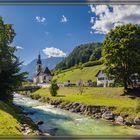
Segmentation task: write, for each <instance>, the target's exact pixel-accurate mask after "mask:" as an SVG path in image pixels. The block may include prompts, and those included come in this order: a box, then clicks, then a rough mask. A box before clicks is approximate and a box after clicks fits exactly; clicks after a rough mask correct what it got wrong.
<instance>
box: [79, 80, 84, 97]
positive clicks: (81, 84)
mask: <svg viewBox="0 0 140 140" xmlns="http://www.w3.org/2000/svg"><path fill="white" fill-rule="evenodd" d="M78 91H79V93H80V95H82V94H83V92H84V83H83V81H82V80H80V81H79V82H78Z"/></svg>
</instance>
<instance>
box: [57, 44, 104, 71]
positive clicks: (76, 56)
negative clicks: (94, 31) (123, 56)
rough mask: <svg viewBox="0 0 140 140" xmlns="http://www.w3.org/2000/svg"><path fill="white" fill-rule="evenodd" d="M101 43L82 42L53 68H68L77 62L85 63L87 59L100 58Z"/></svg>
mask: <svg viewBox="0 0 140 140" xmlns="http://www.w3.org/2000/svg"><path fill="white" fill-rule="evenodd" d="M101 47H102V46H101V43H88V44H82V45H79V46H77V47H75V49H74V50H73V51H72V52H71V53H70V54H69V55H68V56H67V57H66V58H65V59H64V60H62V61H61V62H60V63H58V64H57V65H56V67H55V69H61V70H64V69H68V68H70V67H73V66H75V65H78V64H79V63H86V62H88V61H89V60H91V61H94V60H98V59H100V58H101Z"/></svg>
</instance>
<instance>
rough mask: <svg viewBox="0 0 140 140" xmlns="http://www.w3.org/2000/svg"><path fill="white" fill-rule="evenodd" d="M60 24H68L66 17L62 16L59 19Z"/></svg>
mask: <svg viewBox="0 0 140 140" xmlns="http://www.w3.org/2000/svg"><path fill="white" fill-rule="evenodd" d="M60 22H62V23H66V22H68V19H67V17H66V16H64V15H62V18H61V21H60Z"/></svg>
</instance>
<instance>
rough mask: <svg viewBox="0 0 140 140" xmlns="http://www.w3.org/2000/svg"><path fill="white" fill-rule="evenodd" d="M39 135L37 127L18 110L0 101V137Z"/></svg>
mask: <svg viewBox="0 0 140 140" xmlns="http://www.w3.org/2000/svg"><path fill="white" fill-rule="evenodd" d="M23 135H39V131H38V127H37V125H36V124H34V122H33V121H32V120H31V119H30V118H28V117H27V116H26V115H25V114H24V113H23V112H22V111H21V109H20V108H18V107H16V106H14V105H12V104H7V103H5V102H3V101H0V136H23Z"/></svg>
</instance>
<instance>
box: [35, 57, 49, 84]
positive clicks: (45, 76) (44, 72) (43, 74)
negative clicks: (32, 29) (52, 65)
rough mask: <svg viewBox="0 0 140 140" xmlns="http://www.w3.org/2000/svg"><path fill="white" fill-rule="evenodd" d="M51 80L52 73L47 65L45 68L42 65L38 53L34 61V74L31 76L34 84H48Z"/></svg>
mask: <svg viewBox="0 0 140 140" xmlns="http://www.w3.org/2000/svg"><path fill="white" fill-rule="evenodd" d="M51 80H52V74H51V72H50V70H49V68H48V67H46V68H45V69H44V68H43V67H42V61H41V56H40V54H39V55H38V59H37V62H36V74H35V76H34V78H33V82H34V83H35V84H39V85H40V84H43V85H44V84H50V83H51Z"/></svg>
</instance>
